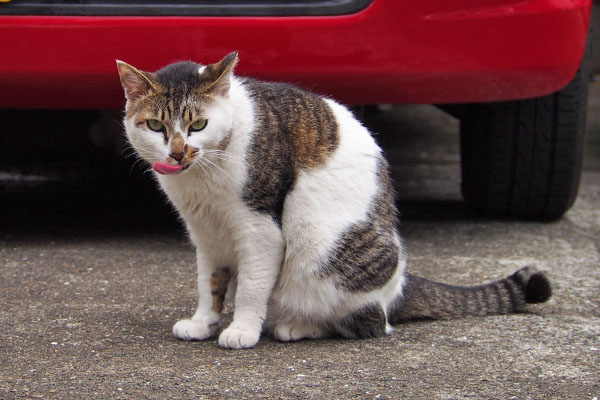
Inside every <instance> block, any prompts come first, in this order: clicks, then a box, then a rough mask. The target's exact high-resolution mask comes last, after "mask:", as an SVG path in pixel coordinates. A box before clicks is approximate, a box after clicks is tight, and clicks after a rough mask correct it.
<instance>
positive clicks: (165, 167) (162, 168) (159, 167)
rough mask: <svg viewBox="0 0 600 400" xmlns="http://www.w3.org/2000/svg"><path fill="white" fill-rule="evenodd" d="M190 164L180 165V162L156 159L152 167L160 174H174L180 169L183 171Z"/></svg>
mask: <svg viewBox="0 0 600 400" xmlns="http://www.w3.org/2000/svg"><path fill="white" fill-rule="evenodd" d="M190 165H191V164H187V165H181V164H176V165H172V164H166V163H164V162H161V161H157V162H155V163H154V164H153V165H152V169H153V170H155V171H156V172H158V173H159V174H161V175H174V174H177V173H179V172H181V171H185V170H186V169H188V168H189V166H190Z"/></svg>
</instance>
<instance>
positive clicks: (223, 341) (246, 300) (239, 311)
mask: <svg viewBox="0 0 600 400" xmlns="http://www.w3.org/2000/svg"><path fill="white" fill-rule="evenodd" d="M270 222H272V221H270ZM262 228H264V229H261V230H260V231H259V232H255V234H250V235H245V237H246V240H244V243H242V245H241V246H240V248H239V250H240V263H239V266H238V274H237V291H236V294H235V311H234V314H233V322H232V323H231V324H230V325H229V327H228V328H227V329H225V330H224V331H223V332H222V333H221V335H220V336H219V345H220V346H221V347H226V348H230V349H242V348H249V347H254V346H255V345H256V343H258V340H259V338H260V334H261V331H262V328H263V323H264V321H265V318H266V315H267V303H268V301H269V297H270V296H271V291H272V290H273V287H274V286H275V281H276V280H277V276H278V274H279V270H280V268H281V264H282V262H283V255H284V249H285V246H284V240H283V236H282V235H281V231H280V230H279V228H278V227H277V226H276V225H275V224H274V223H272V226H262Z"/></svg>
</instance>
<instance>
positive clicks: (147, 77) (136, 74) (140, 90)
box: [117, 60, 157, 101]
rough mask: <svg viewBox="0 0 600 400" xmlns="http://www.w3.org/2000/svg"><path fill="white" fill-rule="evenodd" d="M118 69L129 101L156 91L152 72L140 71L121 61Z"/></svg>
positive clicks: (118, 62) (118, 61)
mask: <svg viewBox="0 0 600 400" xmlns="http://www.w3.org/2000/svg"><path fill="white" fill-rule="evenodd" d="M117 69H118V70H119V76H120V77H121V84H122V85H123V89H125V97H127V100H129V101H135V100H136V99H137V98H138V97H140V96H141V95H143V94H146V93H151V92H153V91H156V89H157V88H156V83H155V82H154V81H153V74H151V73H150V72H145V71H140V70H139V69H137V68H135V67H133V66H131V65H129V64H127V63H125V62H123V61H120V60H117Z"/></svg>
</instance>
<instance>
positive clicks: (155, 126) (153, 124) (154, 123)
mask: <svg viewBox="0 0 600 400" xmlns="http://www.w3.org/2000/svg"><path fill="white" fill-rule="evenodd" d="M146 123H147V124H148V128H150V129H152V130H153V131H155V132H162V131H164V130H165V126H164V125H163V124H162V122H160V121H159V120H157V119H149V120H147V121H146Z"/></svg>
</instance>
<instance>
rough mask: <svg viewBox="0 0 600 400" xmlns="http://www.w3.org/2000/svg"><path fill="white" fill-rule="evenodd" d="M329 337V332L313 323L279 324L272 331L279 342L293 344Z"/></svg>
mask: <svg viewBox="0 0 600 400" xmlns="http://www.w3.org/2000/svg"><path fill="white" fill-rule="evenodd" d="M330 335H331V331H330V330H329V329H327V328H326V327H325V326H323V325H321V324H315V323H300V322H292V323H281V324H277V325H276V326H275V328H274V329H273V336H275V339H277V340H279V341H280V342H295V341H298V340H302V339H320V338H324V337H328V336H330Z"/></svg>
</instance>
